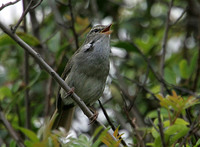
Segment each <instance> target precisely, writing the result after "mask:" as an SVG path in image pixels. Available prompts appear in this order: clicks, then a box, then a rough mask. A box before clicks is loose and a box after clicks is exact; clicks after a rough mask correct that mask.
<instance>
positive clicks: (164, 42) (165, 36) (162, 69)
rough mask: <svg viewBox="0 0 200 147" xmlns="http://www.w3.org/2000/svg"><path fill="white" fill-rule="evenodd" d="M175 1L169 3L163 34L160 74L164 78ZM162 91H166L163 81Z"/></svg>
mask: <svg viewBox="0 0 200 147" xmlns="http://www.w3.org/2000/svg"><path fill="white" fill-rule="evenodd" d="M173 1H174V0H171V2H170V4H169V9H168V12H167V18H166V23H165V32H164V36H163V41H162V56H161V62H160V74H161V77H162V78H164V68H165V55H166V44H167V38H168V32H169V23H170V11H171V8H172V5H173ZM161 93H162V94H163V93H164V85H163V83H161Z"/></svg>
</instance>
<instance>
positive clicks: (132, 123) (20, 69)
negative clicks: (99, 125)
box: [0, 0, 200, 147]
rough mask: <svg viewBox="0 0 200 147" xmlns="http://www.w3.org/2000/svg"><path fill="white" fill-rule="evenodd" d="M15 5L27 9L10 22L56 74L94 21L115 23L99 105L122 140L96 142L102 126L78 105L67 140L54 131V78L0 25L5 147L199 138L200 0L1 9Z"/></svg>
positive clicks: (1, 138) (29, 0)
mask: <svg viewBox="0 0 200 147" xmlns="http://www.w3.org/2000/svg"><path fill="white" fill-rule="evenodd" d="M16 3H21V4H22V6H23V12H27V13H24V14H25V15H22V16H21V17H20V18H21V19H20V18H16V19H15V20H13V23H12V24H9V25H7V24H6V25H7V27H11V28H12V31H13V30H14V31H13V32H14V33H15V32H16V34H17V35H18V36H20V37H21V38H22V39H23V40H24V41H25V42H26V43H27V44H29V45H30V46H32V47H33V48H34V50H35V51H37V52H38V53H39V54H40V55H41V57H42V58H43V59H44V60H45V62H47V63H48V64H49V65H50V66H51V67H52V68H53V69H54V70H55V71H56V72H57V73H59V75H61V73H62V71H63V69H64V67H65V64H66V63H67V61H68V60H69V58H70V57H71V56H72V55H73V53H74V52H75V51H76V50H77V49H78V48H79V46H80V45H81V44H82V43H83V41H84V39H85V37H86V34H87V32H88V31H89V30H90V28H91V27H92V26H93V25H95V24H110V23H113V26H112V30H113V33H112V35H111V50H112V53H111V58H110V61H111V70H110V74H109V77H108V80H107V86H106V89H105V92H104V95H103V96H102V98H101V99H100V100H101V103H102V104H103V108H100V106H99V104H98V102H97V103H96V104H95V108H96V109H97V110H99V113H100V115H99V118H100V120H101V121H102V122H103V123H104V124H105V126H110V127H111V129H113V131H114V132H115V133H118V132H119V134H120V135H121V137H122V138H123V141H122V140H121V139H120V138H119V136H117V135H116V134H114V136H115V137H116V138H117V139H118V140H119V141H118V142H113V141H112V139H111V138H109V137H107V138H105V136H106V135H105V131H104V132H103V133H100V134H101V135H100V136H99V137H97V138H96V139H95V136H96V134H98V129H96V127H94V126H93V125H90V126H89V125H88V122H89V121H88V119H87V117H86V116H84V115H83V113H82V111H81V110H80V109H77V111H76V113H75V118H74V121H73V125H72V136H71V138H68V139H66V138H65V136H66V133H65V132H64V131H63V130H58V131H54V132H52V131H51V130H50V128H51V123H52V121H50V122H49V121H48V120H49V117H50V116H52V114H53V111H54V110H55V100H56V93H57V87H58V84H57V82H55V81H54V80H53V79H52V77H51V76H50V75H49V74H48V73H47V72H45V71H44V70H43V68H42V67H41V66H40V65H39V64H37V63H36V62H35V60H34V59H33V58H32V57H31V56H30V55H29V54H28V52H25V51H24V50H23V48H21V47H20V46H19V45H17V42H16V41H13V40H12V39H10V37H9V36H8V35H6V34H5V33H4V32H3V31H4V30H3V29H2V30H0V120H1V123H0V146H24V145H25V146H36V145H37V146H59V144H60V143H61V144H62V146H73V147H74V146H93V147H94V146H104V145H107V146H118V145H119V143H122V144H123V146H125V145H127V146H141V147H144V146H154V147H159V146H163V147H167V146H180V147H182V146H184V147H185V146H187V147H189V146H192V147H193V146H196V147H197V146H199V145H200V139H199V138H200V131H199V129H200V126H199V121H200V120H199V119H200V118H199V93H200V80H199V78H200V42H199V39H200V11H199V10H200V1H199V0H182V1H180V0H104V1H102V0H76V1H74V0H73V1H72V0H48V1H43V0H38V1H33V0H16V1H12V2H8V3H5V4H4V5H2V6H0V13H1V11H2V10H3V9H7V8H8V7H10V6H11V5H16ZM0 23H4V22H3V21H2V20H1V19H0ZM1 28H2V27H1ZM15 29H16V30H15ZM14 33H13V34H14ZM91 70H92V69H91ZM102 109H103V110H106V111H107V114H108V116H109V119H108V118H105V113H103V111H102ZM118 127H119V131H118V129H117V128H118ZM95 130H96V131H95ZM95 132H96V133H95ZM66 142H68V143H67V144H66Z"/></svg>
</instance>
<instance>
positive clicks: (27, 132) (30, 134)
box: [16, 127, 40, 143]
mask: <svg viewBox="0 0 200 147" xmlns="http://www.w3.org/2000/svg"><path fill="white" fill-rule="evenodd" d="M16 128H17V129H19V130H20V131H21V132H23V133H24V134H25V135H26V136H27V137H28V138H29V139H30V140H31V141H32V142H34V143H36V142H39V141H40V140H39V139H38V137H37V135H36V134H35V133H34V132H33V131H31V130H28V129H26V128H22V127H16Z"/></svg>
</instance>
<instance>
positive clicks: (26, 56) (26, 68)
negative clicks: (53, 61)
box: [23, 0, 31, 129]
mask: <svg viewBox="0 0 200 147" xmlns="http://www.w3.org/2000/svg"><path fill="white" fill-rule="evenodd" d="M25 10H26V1H25V0H23V11H25ZM23 29H24V32H25V33H26V32H27V27H26V17H24V21H23ZM24 83H25V86H27V85H29V54H28V52H26V51H25V52H24ZM24 103H25V109H26V111H25V116H26V117H25V127H26V128H27V129H31V108H30V98H29V88H26V90H25V99H24Z"/></svg>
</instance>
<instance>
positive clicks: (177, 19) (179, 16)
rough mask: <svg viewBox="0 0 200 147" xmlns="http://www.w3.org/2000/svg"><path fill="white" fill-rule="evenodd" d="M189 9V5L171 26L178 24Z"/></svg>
mask: <svg viewBox="0 0 200 147" xmlns="http://www.w3.org/2000/svg"><path fill="white" fill-rule="evenodd" d="M187 10H188V7H187V8H185V10H184V11H183V12H182V13H181V15H180V16H179V18H177V20H176V21H175V22H174V23H173V24H170V27H172V26H174V25H176V24H177V23H178V22H179V20H180V19H181V18H182V17H183V16H184V14H185V13H186V12H187Z"/></svg>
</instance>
